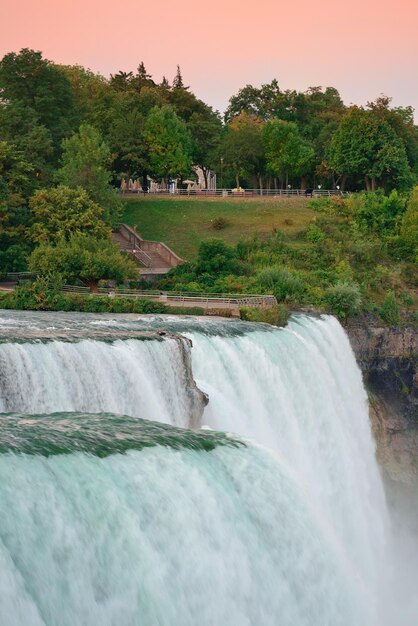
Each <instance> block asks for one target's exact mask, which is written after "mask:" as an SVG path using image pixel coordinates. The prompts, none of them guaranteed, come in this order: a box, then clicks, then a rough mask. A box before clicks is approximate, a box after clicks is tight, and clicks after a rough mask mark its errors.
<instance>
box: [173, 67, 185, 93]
mask: <svg viewBox="0 0 418 626" xmlns="http://www.w3.org/2000/svg"><path fill="white" fill-rule="evenodd" d="M173 89H188V87H185V86H184V82H183V76H182V75H181V70H180V65H177V72H176V75H175V77H174V79H173Z"/></svg>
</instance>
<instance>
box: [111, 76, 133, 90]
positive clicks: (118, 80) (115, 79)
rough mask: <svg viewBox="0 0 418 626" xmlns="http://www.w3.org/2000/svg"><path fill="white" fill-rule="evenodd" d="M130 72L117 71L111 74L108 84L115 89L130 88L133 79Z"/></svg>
mask: <svg viewBox="0 0 418 626" xmlns="http://www.w3.org/2000/svg"><path fill="white" fill-rule="evenodd" d="M133 77H134V75H133V73H132V72H118V73H117V74H111V76H110V85H111V87H113V89H115V90H116V91H128V90H129V89H131V88H132V80H133Z"/></svg>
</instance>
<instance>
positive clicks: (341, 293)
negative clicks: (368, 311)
mask: <svg viewBox="0 0 418 626" xmlns="http://www.w3.org/2000/svg"><path fill="white" fill-rule="evenodd" d="M325 301H326V303H327V304H328V306H329V308H330V311H331V312H332V313H334V314H335V315H336V316H337V317H338V318H339V319H342V320H344V319H346V318H347V317H349V316H351V315H356V314H357V313H359V311H360V308H361V304H362V299H361V294H360V288H359V286H358V285H357V283H350V282H344V281H340V282H338V283H336V284H335V285H333V286H332V287H329V288H328V289H327V290H326V292H325Z"/></svg>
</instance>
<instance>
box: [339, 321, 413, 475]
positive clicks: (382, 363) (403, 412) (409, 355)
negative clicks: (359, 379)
mask: <svg viewBox="0 0 418 626" xmlns="http://www.w3.org/2000/svg"><path fill="white" fill-rule="evenodd" d="M346 330H347V332H348V335H349V337H350V341H351V345H352V347H353V350H354V352H355V355H356V358H357V362H358V363H359V365H360V367H361V369H362V372H363V378H364V383H365V386H366V388H367V390H368V394H369V399H370V417H371V422H372V426H373V430H374V433H375V437H376V443H377V457H378V460H379V462H380V464H381V466H382V469H383V472H384V475H385V478H386V479H387V480H388V481H390V482H396V483H399V482H401V483H404V484H418V368H417V363H418V358H417V357H418V333H417V330H416V328H412V327H411V328H398V327H383V326H379V325H377V324H376V322H371V323H370V322H369V321H365V322H364V323H362V324H359V323H358V322H357V323H354V322H351V323H349V324H348V325H347V328H346Z"/></svg>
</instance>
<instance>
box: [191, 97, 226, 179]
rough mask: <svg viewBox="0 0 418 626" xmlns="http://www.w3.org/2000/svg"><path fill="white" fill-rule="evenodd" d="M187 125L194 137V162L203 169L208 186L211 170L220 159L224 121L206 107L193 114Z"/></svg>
mask: <svg viewBox="0 0 418 626" xmlns="http://www.w3.org/2000/svg"><path fill="white" fill-rule="evenodd" d="M187 127H188V129H189V130H190V133H191V135H192V139H193V155H192V158H193V163H194V165H198V166H199V167H200V168H201V169H202V172H203V176H204V179H205V186H206V188H207V187H208V173H209V170H211V169H214V167H215V163H216V162H217V161H218V151H219V150H218V149H219V144H220V141H221V137H222V122H221V119H220V117H219V114H218V113H215V112H214V111H213V110H212V109H211V108H210V107H206V109H205V111H204V112H201V113H198V112H196V113H193V114H192V116H191V118H190V120H189V123H188V124H187Z"/></svg>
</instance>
